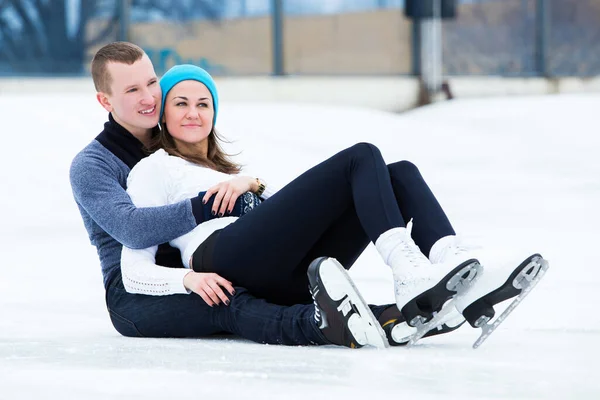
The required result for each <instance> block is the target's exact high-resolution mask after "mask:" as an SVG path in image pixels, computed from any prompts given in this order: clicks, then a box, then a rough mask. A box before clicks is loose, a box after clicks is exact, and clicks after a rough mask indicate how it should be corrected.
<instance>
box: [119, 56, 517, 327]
mask: <svg viewBox="0 0 600 400" xmlns="http://www.w3.org/2000/svg"><path fill="white" fill-rule="evenodd" d="M160 83H161V89H162V98H163V109H162V110H163V111H162V113H163V114H162V115H161V125H162V130H161V133H160V135H159V144H160V147H161V149H160V150H158V151H156V152H155V153H154V154H152V155H151V156H149V157H147V158H146V159H144V160H143V161H141V162H140V163H138V164H137V165H136V167H135V168H134V169H133V170H132V171H131V174H130V175H129V179H128V192H129V193H130V196H131V197H132V200H133V202H134V203H135V204H136V205H137V206H141V207H144V206H158V205H166V204H170V203H172V202H176V201H179V200H181V199H184V198H189V197H193V196H196V195H197V194H198V192H202V191H206V194H205V197H204V201H205V204H208V205H212V207H211V209H212V213H213V215H214V216H216V217H217V218H214V219H212V220H210V221H207V222H204V223H202V224H200V225H199V226H198V227H197V228H196V229H194V230H193V231H192V232H190V233H188V234H186V235H184V236H182V237H180V238H178V239H176V240H175V241H173V242H172V245H174V246H176V247H178V248H179V249H180V250H181V253H182V260H183V262H184V265H186V266H188V267H189V268H190V269H191V271H189V270H186V271H175V270H169V269H167V268H163V267H159V266H157V265H155V263H154V252H155V249H153V248H151V249H145V250H130V249H124V250H123V256H122V272H123V280H124V284H125V288H126V290H127V291H129V292H132V293H145V292H144V290H143V286H144V282H146V281H152V278H153V277H156V276H161V277H162V278H161V279H163V280H164V281H172V282H176V283H177V284H174V285H172V286H171V288H172V290H169V291H165V292H164V293H161V294H172V293H189V292H190V291H192V292H195V293H197V294H198V295H200V296H201V297H202V298H203V299H205V301H206V302H207V303H208V304H219V303H220V301H226V300H225V299H226V298H227V296H226V295H225V294H224V292H223V290H222V289H221V287H220V286H221V285H222V283H221V281H219V280H217V281H216V282H207V281H206V274H207V273H213V274H217V276H218V279H223V280H224V281H223V282H229V281H230V282H234V283H235V284H236V285H239V286H242V287H245V288H246V289H248V291H249V292H250V293H252V294H253V295H255V296H257V297H260V298H264V299H266V300H267V301H270V302H272V303H276V304H282V305H293V304H305V303H308V302H310V301H311V294H310V293H309V291H308V290H307V286H309V282H308V278H307V270H308V268H309V265H310V264H311V262H312V261H313V260H314V259H316V258H317V257H323V256H325V257H330V258H332V259H336V260H338V261H339V263H341V265H343V266H344V267H345V268H350V267H351V266H352V264H353V263H354V262H355V261H356V259H357V258H358V256H359V255H360V254H361V253H362V251H363V250H364V249H365V247H366V246H367V245H368V243H369V242H373V243H374V244H375V247H376V249H377V251H378V252H379V254H380V255H381V256H382V258H383V260H384V262H385V263H386V264H387V265H389V266H390V267H391V269H392V273H393V276H394V284H395V298H396V305H397V308H398V309H399V310H401V313H402V315H403V317H404V318H405V320H406V321H408V324H409V325H410V326H412V327H417V326H419V325H421V324H423V323H425V322H426V321H428V320H430V319H431V318H432V316H433V315H434V314H435V313H436V312H439V311H440V310H441V308H442V306H443V305H444V303H445V302H446V301H448V300H449V299H452V298H453V297H454V296H455V295H456V294H457V293H463V292H464V291H465V290H466V288H467V287H468V286H469V284H470V283H471V282H472V281H473V279H474V278H475V277H476V276H477V275H478V273H479V272H480V271H481V265H480V264H479V262H478V261H477V259H475V258H472V257H470V255H469V253H468V252H466V251H464V248H462V247H461V246H460V244H459V242H458V241H457V240H456V236H455V232H454V230H453V228H452V226H451V224H450V222H449V220H448V218H447V217H446V215H445V213H444V212H443V210H442V208H441V207H440V205H439V203H438V202H437V200H436V198H435V197H434V195H433V194H432V192H431V190H430V189H429V187H428V186H427V184H426V183H425V181H424V180H423V178H422V176H421V175H420V173H419V171H418V169H417V168H416V167H415V166H414V165H413V164H411V163H410V162H407V161H402V162H398V163H394V164H391V165H386V164H385V162H384V160H383V158H382V156H381V153H380V152H379V150H378V149H377V148H376V147H375V146H373V145H370V144H366V143H361V144H358V145H355V146H353V147H351V148H349V149H346V150H344V151H342V152H340V153H338V154H336V155H334V156H333V157H331V158H330V159H328V160H326V161H324V162H323V163H321V164H319V165H317V166H315V167H313V168H311V169H310V170H308V171H306V172H305V173H304V174H302V175H300V176H299V177H298V178H296V179H295V180H294V181H292V182H291V183H290V184H288V185H286V186H285V187H284V188H282V189H281V190H280V191H278V192H277V193H275V194H272V193H269V192H268V189H269V188H268V187H266V184H265V182H264V181H262V180H260V179H257V178H254V177H248V176H237V174H238V173H239V171H240V168H239V166H238V165H236V164H235V163H233V162H232V161H230V160H228V158H227V157H226V156H225V155H224V153H223V151H222V150H221V148H220V146H219V137H218V134H217V132H216V130H215V124H216V121H217V115H218V105H219V100H218V94H217V91H216V87H215V84H214V82H213V80H212V78H211V77H210V75H208V73H206V71H204V70H202V69H201V68H198V67H195V66H191V65H180V66H176V67H173V68H172V69H171V70H169V71H168V72H167V73H166V74H165V75H164V76H163V77H162V79H161V82H160ZM232 176H233V177H232ZM248 193H250V194H248ZM251 193H254V194H255V195H256V196H252V195H251ZM240 196H242V198H241V199H240ZM255 197H259V198H262V200H263V202H262V203H261V204H260V205H258V206H256V205H257V203H258V201H257V200H256V198H255ZM243 199H246V200H245V201H242V200H243ZM248 200H250V201H248ZM211 202H212V203H211ZM242 203H244V204H245V205H246V207H245V208H246V209H247V210H251V212H247V213H246V212H243V210H242V211H240V210H241V208H243V206H242ZM234 210H237V211H235V216H230V215H231V213H232V212H234ZM410 220H412V221H413V228H412V233H410V232H408V231H407V229H406V224H407V223H408V221H410ZM413 238H414V241H413ZM426 255H427V256H428V257H429V258H428V257H427V256H426ZM146 294H151V293H146ZM511 297H512V296H511ZM467 305H468V304H466V305H465V307H466V306H467ZM490 308H492V307H491V305H489V306H488V307H485V309H482V310H481V312H482V313H483V312H484V311H485V312H489V309H490ZM459 311H462V310H459ZM492 312H493V308H492Z"/></svg>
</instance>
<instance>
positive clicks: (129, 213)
mask: <svg viewBox="0 0 600 400" xmlns="http://www.w3.org/2000/svg"><path fill="white" fill-rule="evenodd" d="M91 69H92V77H93V80H94V85H95V87H96V91H97V94H96V97H97V99H98V102H99V103H100V104H101V105H102V107H103V108H104V109H105V110H106V111H108V112H109V117H108V118H109V120H108V122H106V123H105V125H104V130H103V131H102V132H101V133H100V134H99V135H98V136H97V137H96V138H95V139H94V140H93V141H92V142H91V143H90V144H89V145H88V146H86V147H85V148H84V149H83V150H82V151H81V152H80V153H79V154H78V155H77V156H76V157H75V158H74V160H73V162H72V165H71V171H70V178H71V186H72V189H73V195H74V197H75V201H76V203H77V206H78V207H79V210H80V213H81V216H82V218H83V222H84V225H85V227H86V229H87V231H88V234H89V238H90V241H91V243H92V244H93V245H94V246H96V248H97V251H98V256H99V258H100V263H101V267H102V274H103V278H104V286H105V289H106V291H107V296H106V300H107V308H108V311H109V315H110V318H111V321H112V323H113V325H114V327H115V329H116V330H117V331H118V332H119V333H121V334H122V335H124V336H146V337H201V336H207V335H211V334H215V333H220V332H229V333H234V334H237V335H240V336H242V337H244V338H247V339H250V340H253V341H256V342H260V343H274V344H290V345H303V344H338V345H345V346H348V347H361V345H364V344H371V345H376V346H379V347H385V346H387V340H386V339H385V335H384V334H383V331H382V330H381V327H380V326H379V325H380V324H381V325H384V326H385V328H386V334H387V336H388V339H389V340H390V342H391V343H392V344H399V343H396V342H394V341H393V340H392V335H391V332H392V328H394V327H395V326H397V325H399V324H401V323H403V320H402V319H401V316H400V313H399V311H398V310H397V308H396V307H395V306H380V307H373V312H374V313H375V314H377V316H378V318H379V321H380V322H379V323H377V321H375V320H374V316H373V314H372V313H371V311H370V310H369V309H368V307H364V304H363V301H362V299H361V298H360V295H359V294H358V293H357V292H356V289H355V288H354V285H352V282H351V281H350V279H349V277H348V276H347V274H345V271H344V270H343V268H341V267H340V266H339V264H337V263H336V262H335V261H334V260H330V259H318V260H315V262H314V263H313V264H312V265H311V268H309V277H310V279H309V280H310V282H311V293H313V297H314V299H315V305H314V306H313V305H295V306H292V307H283V306H278V305H274V304H268V303H266V302H265V301H264V300H262V299H257V298H255V297H254V296H252V295H251V294H250V293H248V292H247V291H246V290H245V289H243V288H235V289H234V287H233V286H232V284H231V283H230V282H227V281H226V280H224V279H223V278H221V277H219V276H218V275H216V274H207V278H206V279H207V286H210V287H212V288H214V293H212V295H213V296H215V297H214V298H213V299H214V300H215V303H217V304H218V303H220V302H222V303H223V304H224V305H217V306H216V307H212V306H209V305H208V304H207V303H206V302H205V301H204V300H202V298H201V297H200V296H198V295H196V294H195V293H191V294H187V295H169V296H147V295H139V294H131V293H127V292H126V291H125V290H124V288H123V283H122V280H121V273H120V257H121V249H122V246H123V245H124V246H127V247H130V248H137V249H140V248H147V247H151V246H155V245H160V246H159V250H158V252H157V255H156V258H157V264H159V265H162V266H167V267H172V268H182V274H181V279H182V280H183V277H184V276H185V274H186V273H187V272H188V271H189V270H186V269H183V265H182V262H181V258H180V254H179V251H178V250H176V249H174V248H172V247H170V246H169V245H168V244H166V243H167V242H169V241H170V240H173V239H175V238H176V237H179V236H181V235H183V234H185V233H187V232H189V231H191V230H192V229H193V228H194V227H196V226H197V225H198V224H199V223H202V222H203V221H204V218H205V217H204V215H207V214H208V213H205V212H204V210H203V204H202V196H197V197H194V198H192V199H189V200H186V201H183V202H180V203H177V204H173V205H169V206H164V207H154V208H136V207H135V206H134V205H133V204H132V202H131V199H130V198H129V196H128V195H127V193H126V191H125V187H126V180H127V175H128V174H129V171H130V170H131V168H133V166H134V165H135V164H136V163H137V162H139V161H140V160H141V159H142V158H144V157H146V156H147V155H148V153H147V151H146V149H147V148H148V147H149V145H150V143H151V139H152V133H153V131H154V129H157V124H158V118H159V115H160V108H161V104H160V99H161V90H160V86H159V84H158V79H157V76H156V74H155V72H154V68H153V66H152V62H151V61H150V59H149V58H148V56H147V55H146V54H145V53H144V51H143V50H142V49H141V48H139V47H138V46H136V45H134V44H131V43H126V42H116V43H111V44H108V45H106V46H104V47H103V48H101V49H100V50H99V51H98V52H97V53H96V55H95V57H94V59H93V61H92V68H91ZM323 269H328V270H329V272H331V271H333V272H331V274H332V275H333V276H335V277H336V284H341V285H342V287H344V296H343V297H341V298H336V299H332V298H331V297H330V295H329V292H328V290H327V289H328V287H327V285H328V284H331V282H329V283H328V282H324V281H323V279H322V276H321V275H322V270H323ZM223 288H224V289H225V290H226V291H227V292H228V294H226V293H225V292H224V291H223V290H222V289H223ZM153 290H156V291H158V292H160V290H161V288H160V287H156V288H153ZM346 297H348V298H350V299H351V301H352V302H353V303H354V304H355V306H356V307H355V308H354V309H353V311H351V312H350V313H347V314H343V313H342V312H341V311H340V310H338V309H337V308H338V307H337V306H338V305H339V304H340V303H342V302H343V301H344V300H345V298H346ZM361 307H362V308H361ZM340 308H341V307H340ZM357 317H359V318H357ZM350 319H353V320H354V321H356V320H357V319H358V320H360V321H362V324H358V325H356V324H354V325H353V328H352V329H353V330H351V329H350V328H349V326H348V321H349V320H350ZM374 325H376V326H374ZM357 326H358V327H357ZM438 332H441V331H436V333H438Z"/></svg>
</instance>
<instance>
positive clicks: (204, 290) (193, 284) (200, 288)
mask: <svg viewBox="0 0 600 400" xmlns="http://www.w3.org/2000/svg"><path fill="white" fill-rule="evenodd" d="M183 286H185V287H186V288H187V289H189V290H191V291H192V292H194V293H196V294H197V295H198V296H200V297H202V300H204V301H205V302H206V304H208V305H209V306H211V307H212V306H214V305H218V304H220V303H221V302H223V303H225V305H229V299H228V298H227V295H226V294H225V292H224V291H223V289H221V287H222V288H224V289H225V290H227V291H228V292H229V293H230V294H231V295H232V296H233V294H234V293H235V290H234V289H233V286H232V285H231V282H229V281H228V280H227V279H225V278H222V277H221V276H219V275H217V274H215V273H212V272H195V271H190V272H188V273H187V275H185V277H184V278H183Z"/></svg>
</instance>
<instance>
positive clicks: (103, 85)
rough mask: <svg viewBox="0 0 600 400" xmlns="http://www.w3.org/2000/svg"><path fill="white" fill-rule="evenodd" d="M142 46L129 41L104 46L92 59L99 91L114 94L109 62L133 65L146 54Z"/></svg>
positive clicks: (94, 77) (95, 81) (95, 83)
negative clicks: (111, 86) (111, 87)
mask: <svg viewBox="0 0 600 400" xmlns="http://www.w3.org/2000/svg"><path fill="white" fill-rule="evenodd" d="M144 54H146V53H144V50H142V48H141V47H139V46H137V45H135V44H133V43H129V42H113V43H109V44H107V45H106V46H104V47H102V48H101V49H100V50H98V52H96V54H95V55H94V59H93V60H92V79H93V80H94V86H95V87H96V91H97V92H103V93H106V94H112V93H111V90H110V85H111V83H112V77H111V76H110V73H109V72H108V63H110V62H117V63H122V64H127V65H131V64H133V63H134V62H136V61H138V60H140V59H141V58H142V57H143V56H144Z"/></svg>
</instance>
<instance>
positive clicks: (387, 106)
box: [0, 76, 600, 112]
mask: <svg viewBox="0 0 600 400" xmlns="http://www.w3.org/2000/svg"><path fill="white" fill-rule="evenodd" d="M215 80H216V82H217V85H218V87H219V92H220V94H221V98H223V99H227V101H248V102H278V101H284V102H300V103H312V104H315V103H318V104H329V105H344V106H359V107H367V108H373V109H378V110H383V111H392V112H399V111H405V110H409V109H411V108H414V107H415V106H417V104H418V100H419V83H418V80H417V79H416V78H413V77H397V76H388V77H386V76H382V77H354V76H347V77H314V76H287V77H267V76H264V77H218V78H216V79H215ZM447 80H448V81H449V83H450V88H451V91H452V94H453V95H454V97H455V98H474V97H488V96H510V95H542V94H555V93H582V92H596V93H600V77H593V78H576V77H565V78H552V79H546V78H504V77H450V78H448V79H447ZM55 91H62V92H65V93H90V94H93V93H94V86H93V83H92V80H91V78H89V77H82V78H14V77H13V78H0V95H2V94H6V93H49V92H55Z"/></svg>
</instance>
